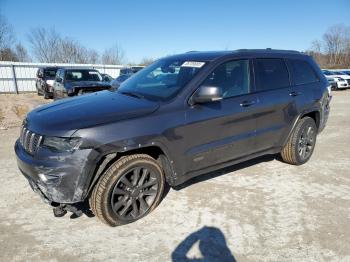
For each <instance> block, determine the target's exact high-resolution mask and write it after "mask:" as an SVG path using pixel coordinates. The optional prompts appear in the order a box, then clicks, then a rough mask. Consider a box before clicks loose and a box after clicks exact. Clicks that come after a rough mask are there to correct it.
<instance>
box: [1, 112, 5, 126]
mask: <svg viewBox="0 0 350 262" xmlns="http://www.w3.org/2000/svg"><path fill="white" fill-rule="evenodd" d="M4 118H5V117H4V113H3V112H2V110H1V109H0V123H1V122H2V120H3V119H4Z"/></svg>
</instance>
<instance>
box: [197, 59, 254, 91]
mask: <svg viewBox="0 0 350 262" xmlns="http://www.w3.org/2000/svg"><path fill="white" fill-rule="evenodd" d="M249 79H250V78H249V60H246V59H245V60H234V61H229V62H226V63H223V64H221V65H219V66H218V67H217V68H216V69H215V70H214V71H213V72H212V73H210V74H209V76H208V77H207V78H206V79H205V80H204V82H203V84H202V85H208V86H217V87H220V88H222V93H223V97H224V98H227V97H233V96H238V95H243V94H247V93H249Z"/></svg>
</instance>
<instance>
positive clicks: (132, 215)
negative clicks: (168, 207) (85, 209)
mask: <svg viewBox="0 0 350 262" xmlns="http://www.w3.org/2000/svg"><path fill="white" fill-rule="evenodd" d="M147 170H148V172H147ZM125 179H126V180H125ZM164 185H165V179H164V173H163V170H162V168H161V167H160V165H159V163H158V162H157V161H156V160H155V159H154V158H152V157H150V156H149V155H145V154H135V155H129V156H123V157H121V158H120V159H119V160H117V161H116V162H115V163H113V164H112V165H111V166H110V167H109V168H108V169H107V171H106V172H105V173H104V174H103V175H102V176H101V177H100V179H99V181H98V182H97V184H96V185H95V187H94V189H93V191H92V193H91V195H90V198H89V203H90V207H91V210H92V212H93V213H94V214H95V215H96V216H97V217H98V218H99V219H100V220H101V221H102V222H103V223H105V224H107V225H109V226H119V225H124V224H128V223H132V222H134V221H136V220H138V219H140V218H142V217H144V216H146V215H147V214H149V213H150V212H151V211H152V210H153V209H155V208H156V207H157V205H158V204H159V203H160V201H161V199H162V195H163V192H164Z"/></svg>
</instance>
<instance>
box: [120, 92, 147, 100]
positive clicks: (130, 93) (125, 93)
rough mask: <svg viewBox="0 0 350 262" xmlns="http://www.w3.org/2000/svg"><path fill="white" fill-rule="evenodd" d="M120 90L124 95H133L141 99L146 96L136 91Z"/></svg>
mask: <svg viewBox="0 0 350 262" xmlns="http://www.w3.org/2000/svg"><path fill="white" fill-rule="evenodd" d="M119 92H120V93H121V94H123V95H127V96H132V97H136V98H139V99H142V98H144V96H142V95H140V94H136V93H133V92H130V91H119Z"/></svg>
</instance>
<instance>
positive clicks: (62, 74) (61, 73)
mask: <svg viewBox="0 0 350 262" xmlns="http://www.w3.org/2000/svg"><path fill="white" fill-rule="evenodd" d="M60 77H61V78H62V80H64V70H61V72H60Z"/></svg>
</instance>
